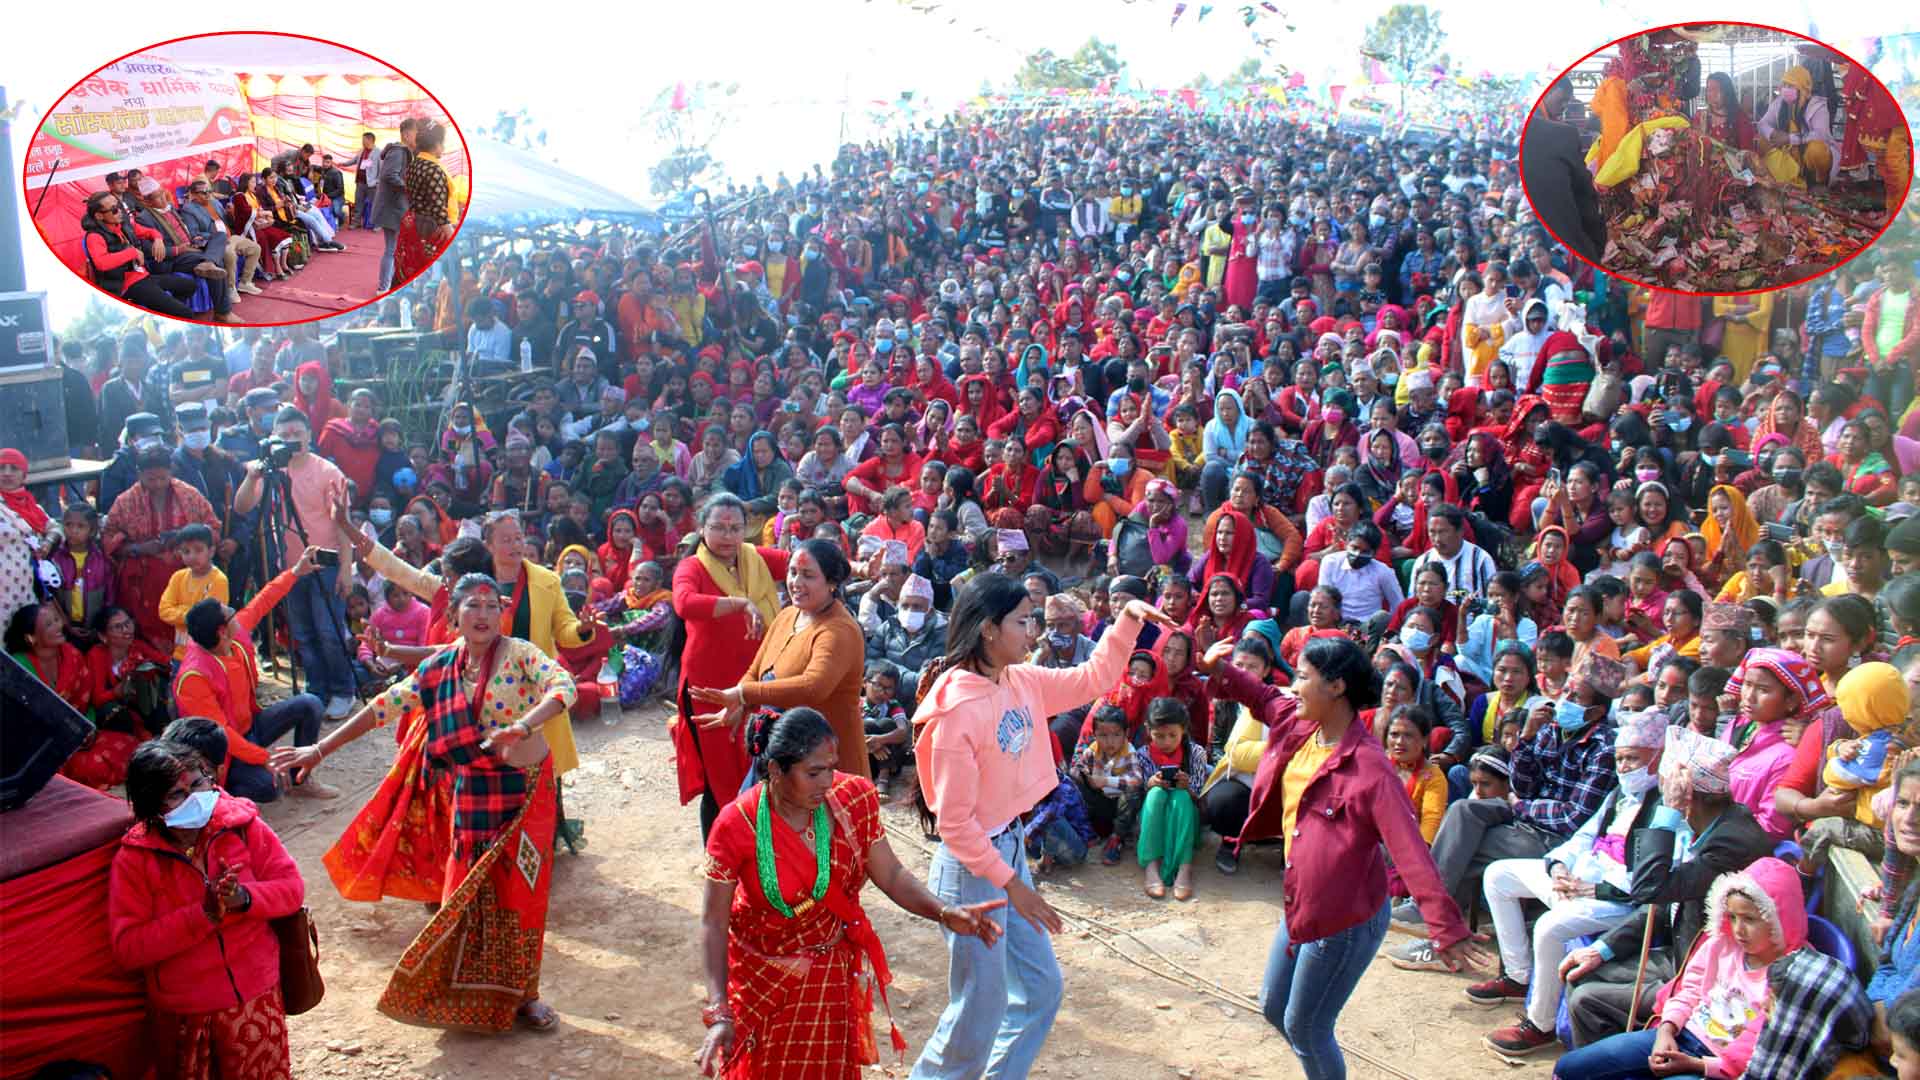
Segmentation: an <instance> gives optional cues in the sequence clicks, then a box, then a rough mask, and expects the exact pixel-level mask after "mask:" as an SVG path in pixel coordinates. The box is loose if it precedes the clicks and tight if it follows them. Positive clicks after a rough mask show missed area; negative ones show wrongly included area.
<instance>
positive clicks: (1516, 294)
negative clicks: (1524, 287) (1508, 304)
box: [1507, 285, 1520, 300]
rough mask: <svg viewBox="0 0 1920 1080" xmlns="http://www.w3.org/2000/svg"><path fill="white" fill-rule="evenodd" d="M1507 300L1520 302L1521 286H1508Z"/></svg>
mask: <svg viewBox="0 0 1920 1080" xmlns="http://www.w3.org/2000/svg"><path fill="white" fill-rule="evenodd" d="M1507 299H1509V300H1518V299H1520V286H1518V285H1508V286H1507Z"/></svg>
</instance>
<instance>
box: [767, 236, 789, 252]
mask: <svg viewBox="0 0 1920 1080" xmlns="http://www.w3.org/2000/svg"><path fill="white" fill-rule="evenodd" d="M786 246H787V245H786V244H784V243H782V242H780V241H778V240H769V241H767V250H768V251H771V252H773V253H774V254H775V255H778V254H780V249H781V248H783V247H786Z"/></svg>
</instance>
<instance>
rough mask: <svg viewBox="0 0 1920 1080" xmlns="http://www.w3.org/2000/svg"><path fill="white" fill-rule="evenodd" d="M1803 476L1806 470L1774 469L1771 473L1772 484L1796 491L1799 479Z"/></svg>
mask: <svg viewBox="0 0 1920 1080" xmlns="http://www.w3.org/2000/svg"><path fill="white" fill-rule="evenodd" d="M1805 475H1806V470H1804V469H1775V470H1774V471H1773V482H1774V483H1776V484H1779V485H1780V486H1781V487H1783V488H1792V489H1795V490H1798V489H1799V487H1800V478H1801V477H1802V476H1805Z"/></svg>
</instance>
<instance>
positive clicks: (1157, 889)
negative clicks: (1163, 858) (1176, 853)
mask: <svg viewBox="0 0 1920 1080" xmlns="http://www.w3.org/2000/svg"><path fill="white" fill-rule="evenodd" d="M1146 874H1147V880H1146V885H1145V886H1144V887H1145V889H1146V892H1147V895H1148V896H1149V897H1152V898H1153V899H1155V900H1164V899H1166V896H1167V886H1166V885H1165V884H1164V883H1163V882H1162V881H1161V880H1160V860H1159V859H1155V860H1153V863H1152V865H1150V866H1148V867H1147V868H1146Z"/></svg>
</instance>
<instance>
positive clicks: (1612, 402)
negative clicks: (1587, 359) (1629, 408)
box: [1580, 370, 1626, 421]
mask: <svg viewBox="0 0 1920 1080" xmlns="http://www.w3.org/2000/svg"><path fill="white" fill-rule="evenodd" d="M1625 389H1626V383H1625V382H1624V381H1623V380H1622V379H1621V378H1620V376H1618V375H1616V374H1614V373H1613V372H1612V371H1610V370H1609V371H1602V372H1601V373H1600V374H1598V375H1595V376H1594V377H1593V382H1591V383H1589V384H1588V385H1587V397H1586V400H1584V401H1582V402H1581V403H1580V411H1581V413H1583V414H1585V415H1586V416H1589V417H1592V418H1593V419H1594V420H1597V421H1603V420H1612V419H1613V415H1614V414H1615V413H1617V412H1619V411H1620V399H1621V397H1622V395H1623V393H1624V391H1625Z"/></svg>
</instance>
